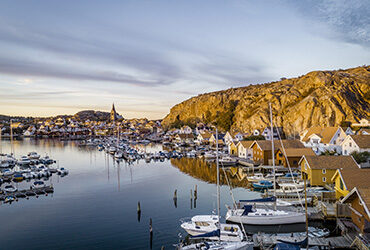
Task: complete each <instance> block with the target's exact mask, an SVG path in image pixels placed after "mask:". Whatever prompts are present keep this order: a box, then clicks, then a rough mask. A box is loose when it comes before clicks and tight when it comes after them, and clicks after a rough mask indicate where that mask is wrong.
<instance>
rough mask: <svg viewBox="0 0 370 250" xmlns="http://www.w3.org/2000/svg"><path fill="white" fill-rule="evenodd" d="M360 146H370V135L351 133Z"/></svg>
mask: <svg viewBox="0 0 370 250" xmlns="http://www.w3.org/2000/svg"><path fill="white" fill-rule="evenodd" d="M350 136H351V137H352V139H353V140H354V141H355V142H356V144H357V146H359V147H360V148H370V135H350Z"/></svg>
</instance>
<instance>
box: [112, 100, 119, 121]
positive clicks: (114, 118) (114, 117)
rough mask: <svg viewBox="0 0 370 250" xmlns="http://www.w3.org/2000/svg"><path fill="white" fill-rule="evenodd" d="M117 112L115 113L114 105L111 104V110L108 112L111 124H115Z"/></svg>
mask: <svg viewBox="0 0 370 250" xmlns="http://www.w3.org/2000/svg"><path fill="white" fill-rule="evenodd" d="M117 118H118V117H117V112H116V108H115V107H114V103H113V104H112V110H111V112H110V120H111V121H112V122H115V121H116V120H117Z"/></svg>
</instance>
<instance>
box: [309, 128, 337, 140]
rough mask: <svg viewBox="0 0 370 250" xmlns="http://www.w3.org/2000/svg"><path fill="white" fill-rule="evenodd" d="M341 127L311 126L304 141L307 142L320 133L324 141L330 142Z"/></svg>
mask: <svg viewBox="0 0 370 250" xmlns="http://www.w3.org/2000/svg"><path fill="white" fill-rule="evenodd" d="M339 128H340V127H325V128H322V127H311V128H309V129H308V131H307V133H306V134H305V136H304V137H303V139H302V141H304V142H307V141H309V140H310V137H311V136H312V135H314V134H315V135H318V136H319V137H321V142H322V143H329V142H330V140H331V139H332V138H333V137H334V135H335V133H336V132H337V131H338V129H339Z"/></svg>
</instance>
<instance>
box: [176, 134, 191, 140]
mask: <svg viewBox="0 0 370 250" xmlns="http://www.w3.org/2000/svg"><path fill="white" fill-rule="evenodd" d="M177 136H179V137H180V139H193V138H194V136H193V134H177Z"/></svg>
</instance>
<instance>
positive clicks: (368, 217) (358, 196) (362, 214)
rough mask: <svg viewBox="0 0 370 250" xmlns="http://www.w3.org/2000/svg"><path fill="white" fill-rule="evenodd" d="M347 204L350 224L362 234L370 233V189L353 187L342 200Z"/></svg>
mask: <svg viewBox="0 0 370 250" xmlns="http://www.w3.org/2000/svg"><path fill="white" fill-rule="evenodd" d="M342 203H344V204H349V208H350V210H351V218H352V222H353V223H354V224H355V225H356V226H357V227H358V229H359V230H360V232H361V233H362V234H368V233H369V232H370V188H369V187H367V188H364V187H355V188H353V189H352V190H351V192H349V193H348V194H347V195H346V197H344V198H343V200H342Z"/></svg>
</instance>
